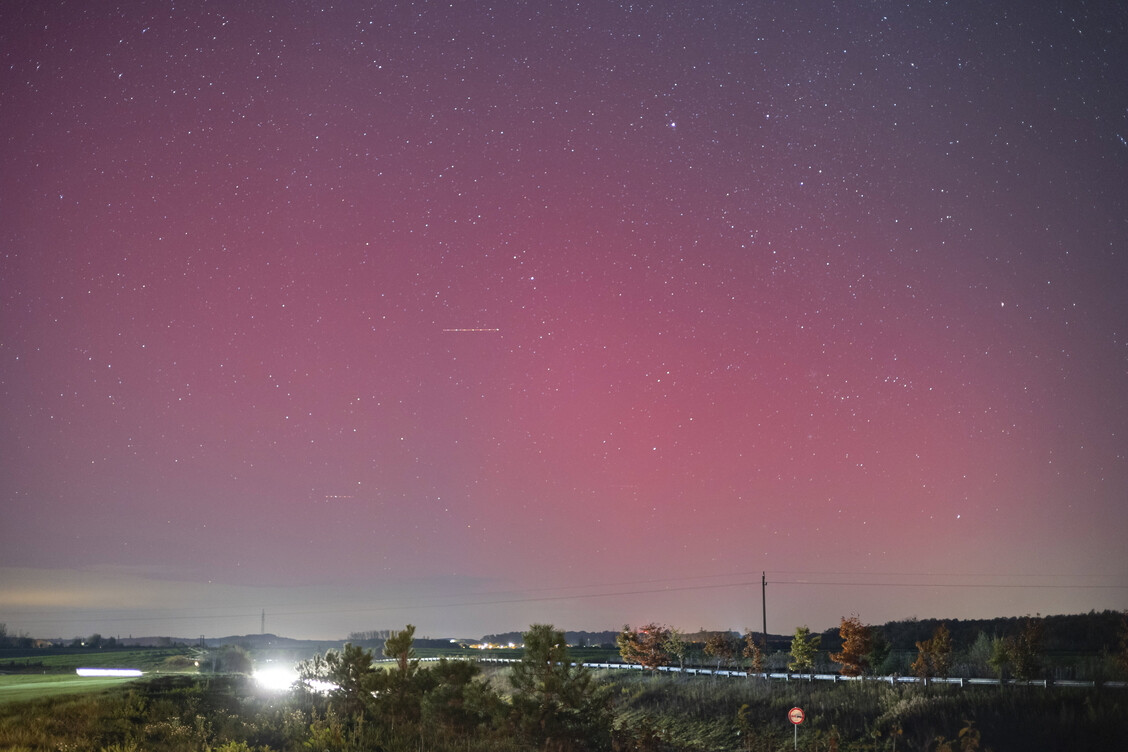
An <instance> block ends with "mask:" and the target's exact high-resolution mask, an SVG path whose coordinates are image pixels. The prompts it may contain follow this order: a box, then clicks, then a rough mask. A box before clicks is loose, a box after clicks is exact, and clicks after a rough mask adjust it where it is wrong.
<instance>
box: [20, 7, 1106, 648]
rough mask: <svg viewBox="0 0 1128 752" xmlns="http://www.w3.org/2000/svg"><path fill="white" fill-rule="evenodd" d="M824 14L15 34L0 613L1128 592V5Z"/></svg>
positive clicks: (415, 612)
mask: <svg viewBox="0 0 1128 752" xmlns="http://www.w3.org/2000/svg"><path fill="white" fill-rule="evenodd" d="M794 5H796V4H795V3H790V2H787V3H784V2H778V3H776V2H750V3H740V4H738V3H729V2H724V3H721V2H718V3H709V2H706V3H702V2H683V3H675V2H659V3H654V4H635V5H627V4H624V5H622V6H619V5H616V4H613V3H563V2H530V3H513V4H508V3H506V4H493V5H490V4H487V3H476V2H467V3H461V2H460V3H455V4H454V5H453V7H451V6H449V5H448V4H439V3H423V2H417V3H399V4H396V3H371V4H362V3H358V2H342V3H336V4H334V5H332V6H329V5H326V6H323V7H317V6H312V5H311V4H309V3H304V2H261V3H253V2H252V3H243V2H241V3H234V2H208V3H205V2H193V3H186V4H180V3H177V4H175V5H173V4H172V3H169V2H156V1H155V0H152V1H150V0H143V1H137V2H130V3H127V4H126V5H124V6H122V5H120V4H119V5H113V4H105V3H92V4H78V5H72V4H64V3H60V2H45V3H35V4H27V3H25V4H20V5H18V6H6V7H5V8H4V9H3V10H0V63H2V65H0V87H2V88H0V134H2V135H0V144H2V146H0V232H2V235H0V242H2V249H0V250H2V253H0V291H2V293H0V294H2V305H3V307H2V309H0V316H2V318H0V462H2V467H0V505H2V506H0V510H2V516H0V621H4V622H6V623H7V624H8V626H9V630H10V631H16V630H25V631H28V632H30V633H33V634H35V635H37V636H49V635H58V636H73V635H76V634H89V633H91V632H94V631H98V632H101V633H103V634H121V635H125V634H134V635H137V634H176V635H186V636H195V635H199V634H202V633H206V634H209V635H222V634H230V633H245V632H256V631H258V629H259V625H260V614H261V611H262V609H266V611H267V614H268V617H267V628H268V630H269V631H273V632H276V633H279V634H286V635H289V636H294V637H341V636H344V634H346V633H347V632H349V631H359V630H366V629H381V628H389V627H391V628H396V627H399V626H401V625H402V624H404V623H407V622H412V623H415V624H417V625H419V628H420V633H421V634H431V635H435V636H438V635H459V636H477V635H481V634H483V633H486V632H491V631H501V630H510V629H521V628H524V627H526V626H527V625H528V624H530V623H532V622H543V621H550V622H553V623H555V624H556V625H557V626H558V627H560V628H566V629H592V630H594V629H615V628H618V627H619V626H621V625H622V624H623V623H626V622H630V623H633V624H637V623H640V622H644V621H659V622H665V623H668V624H672V625H675V626H679V627H681V628H684V629H696V628H697V627H702V626H704V627H710V628H720V627H731V628H736V629H743V628H755V629H759V627H760V619H761V617H760V589H759V581H760V572H762V571H767V572H768V580H769V582H771V583H773V584H772V585H770V586H769V590H768V592H769V601H768V603H769V606H768V610H769V613H768V628H769V630H770V631H773V632H790V631H792V630H793V629H794V627H795V626H797V625H799V624H809V625H810V626H811V627H813V628H816V629H823V628H827V627H830V626H833V625H835V624H837V621H838V618H839V617H840V616H842V615H848V614H850V613H854V612H856V613H858V614H859V615H860V616H861V618H862V619H863V620H864V621H867V622H873V623H878V622H882V621H886V620H889V619H896V618H903V617H907V616H910V615H918V616H921V617H950V618H973V617H987V616H1013V615H1021V614H1025V613H1035V612H1039V613H1063V612H1078V611H1088V610H1089V609H1104V608H1116V609H1123V608H1128V545H1125V537H1126V536H1125V534H1126V532H1128V461H1126V460H1128V458H1126V451H1128V441H1126V437H1128V396H1126V395H1128V339H1126V338H1128V331H1126V330H1128V294H1126V293H1125V289H1126V283H1128V90H1126V89H1125V87H1124V84H1123V82H1124V80H1125V79H1126V78H1128V45H1126V43H1125V39H1128V14H1125V12H1124V11H1123V9H1122V8H1121V7H1120V6H1119V4H1118V3H1114V2H1097V3H1090V4H1088V5H1087V6H1086V7H1084V8H1073V7H1072V6H1071V5H1070V4H1060V8H1059V7H1058V4H1053V3H1035V4H1030V5H1026V4H1024V5H1022V6H1021V7H1020V6H1015V5H1012V4H1006V3H986V4H978V5H976V6H975V7H953V6H950V5H944V4H940V3H919V4H912V5H911V6H909V7H906V6H905V4H904V3H891V2H889V3H887V2H876V3H871V2H865V3H861V2H842V3H838V4H831V5H828V6H827V7H825V8H822V9H820V10H818V11H817V12H816V11H815V10H813V9H811V8H795V7H792V6H794ZM800 5H801V4H800ZM798 581H806V582H808V583H841V584H838V585H830V584H788V583H797V582H798Z"/></svg>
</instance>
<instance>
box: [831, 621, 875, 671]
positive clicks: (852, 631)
mask: <svg viewBox="0 0 1128 752" xmlns="http://www.w3.org/2000/svg"><path fill="white" fill-rule="evenodd" d="M838 634H839V635H840V636H841V637H842V652H840V653H831V654H830V660H832V661H834V662H835V663H841V664H842V670H841V671H840V672H839V673H841V674H842V675H843V676H861V675H862V674H864V673H865V672H866V669H868V668H869V659H870V654H871V653H872V652H873V630H872V629H871V628H870V627H869V626H868V625H866V624H862V620H861V619H859V618H858V617H857V615H854V616H851V617H850V618H846V617H845V616H843V617H842V623H841V625H840V626H839V627H838Z"/></svg>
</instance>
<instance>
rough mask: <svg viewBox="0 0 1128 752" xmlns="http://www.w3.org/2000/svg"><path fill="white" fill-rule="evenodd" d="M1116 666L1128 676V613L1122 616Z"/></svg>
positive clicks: (1118, 633)
mask: <svg viewBox="0 0 1128 752" xmlns="http://www.w3.org/2000/svg"><path fill="white" fill-rule="evenodd" d="M1115 662H1116V666H1117V668H1119V669H1120V670H1121V672H1123V673H1124V674H1128V611H1124V612H1123V613H1121V614H1120V629H1119V630H1118V631H1117V650H1116V658H1115Z"/></svg>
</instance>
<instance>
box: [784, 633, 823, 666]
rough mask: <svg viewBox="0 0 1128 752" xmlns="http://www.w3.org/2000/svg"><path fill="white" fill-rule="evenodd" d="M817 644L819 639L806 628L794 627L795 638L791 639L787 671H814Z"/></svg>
mask: <svg viewBox="0 0 1128 752" xmlns="http://www.w3.org/2000/svg"><path fill="white" fill-rule="evenodd" d="M819 642H821V638H820V637H819V636H818V635H813V634H811V630H810V629H808V628H807V627H796V628H795V636H794V637H792V638H791V661H790V662H789V663H788V664H787V669H788V671H800V672H803V671H814V670H815V654H816V653H818V650H819Z"/></svg>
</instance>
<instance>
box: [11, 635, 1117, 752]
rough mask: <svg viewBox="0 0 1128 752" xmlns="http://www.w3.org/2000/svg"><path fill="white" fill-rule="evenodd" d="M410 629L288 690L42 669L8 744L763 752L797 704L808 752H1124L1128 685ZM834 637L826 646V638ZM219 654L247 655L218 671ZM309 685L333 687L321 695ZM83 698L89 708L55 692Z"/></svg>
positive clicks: (687, 646) (216, 679)
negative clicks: (659, 661) (643, 658)
mask: <svg viewBox="0 0 1128 752" xmlns="http://www.w3.org/2000/svg"><path fill="white" fill-rule="evenodd" d="M1121 624H1123V627H1122V629H1123V631H1122V632H1120V633H1118V634H1116V635H1115V637H1114V639H1113V640H1112V641H1111V642H1108V643H1106V647H1105V652H1104V653H1103V655H1102V656H1100V659H1101V660H1103V661H1104V663H1103V664H1102V665H1103V666H1105V668H1104V669H1102V670H1103V671H1104V672H1105V673H1104V674H1103V675H1104V676H1108V677H1112V676H1116V677H1120V676H1123V675H1122V674H1116V673H1114V672H1115V671H1117V670H1118V669H1117V666H1118V665H1119V662H1120V661H1121V660H1122V658H1123V653H1124V650H1125V643H1122V642H1121V639H1123V640H1124V641H1125V642H1128V620H1124V621H1122V622H1121ZM414 632H415V630H414V627H412V626H411V625H408V626H407V627H406V628H405V629H403V630H401V631H398V632H395V631H393V632H389V633H387V634H385V635H382V637H383V639H382V641H381V648H382V651H383V654H384V656H386V657H387V658H388V659H389V660H387V661H379V660H376V659H375V658H374V657H373V654H372V652H370V650H368V649H365V648H362V647H360V646H356V645H351V644H350V645H346V646H345V647H344V648H343V649H341V650H336V649H334V650H329V651H328V652H326V653H324V654H323V655H317V656H314V657H313V658H311V659H310V660H308V661H306V662H304V663H303V664H302V666H301V675H302V677H303V679H304V681H303V682H302V683H300V684H299V685H297V686H296V687H295V688H294V690H293V691H291V692H288V693H284V694H271V693H267V692H266V691H265V690H262V689H259V688H258V687H257V685H255V684H254V683H253V682H252V681H251V679H250V678H249V677H248V676H246V675H245V674H244V673H211V666H210V665H209V666H202V668H204V669H205V672H204V673H201V674H199V675H197V674H195V673H194V667H193V673H190V674H189V673H184V674H170V675H164V676H156V677H150V678H145V679H142V680H133V681H128V680H126V681H123V680H107V681H104V682H103V681H102V680H89V679H87V680H78V679H77V678H76V677H74V676H73V675H69V676H64V675H58V674H56V675H54V676H51V675H48V676H43V675H42V673H38V672H37V673H36V674H34V675H30V674H24V675H15V676H7V677H0V749H5V750H13V751H14V752H30V751H31V750H55V749H67V750H73V751H74V752H125V751H127V750H134V751H136V752H140V750H151V751H152V752H221V751H222V752H314V751H315V750H316V751H324V752H352V751H353V750H356V751H357V752H359V751H360V750H380V751H382V752H401V751H402V752H407V750H413V751H414V750H420V751H421V750H428V751H429V752H446V751H447V750H451V751H453V750H460V751H461V752H485V750H494V751H496V752H534V751H541V750H550V751H554V752H581V751H585V750H593V751H596V752H599V751H602V752H608V751H611V750H613V751H614V752H650V751H653V752H683V751H684V752H690V751H693V752H699V751H704V750H716V751H717V752H728V751H731V752H737V751H744V752H748V751H750V750H764V751H767V750H782V749H790V748H791V735H792V733H793V731H792V726H791V725H790V724H789V723H788V722H787V720H786V714H787V711H788V709H790V708H791V707H793V706H799V707H802V708H803V709H804V711H805V713H806V717H807V718H806V721H805V722H804V723H803V724H802V726H801V727H799V729H798V739H799V744H800V748H804V749H809V750H811V749H817V750H832V749H835V750H842V751H843V752H863V751H876V750H896V749H901V750H922V751H923V752H945V751H953V752H954V751H955V750H960V751H961V752H962V751H964V750H988V749H990V750H994V752H1008V751H1009V750H1029V749H1125V748H1128V689H1125V688H1118V687H1103V688H1081V687H1058V688H1053V687H1051V688H1047V689H1043V688H1042V687H1027V686H1022V685H1021V684H1019V685H1010V686H965V687H959V686H953V685H947V684H940V683H930V684H901V683H895V682H886V681H866V682H838V683H831V682H807V681H801V682H796V681H778V682H767V681H763V680H760V679H756V678H752V677H743V676H739V675H734V676H731V677H725V678H719V677H718V678H713V679H706V678H698V677H693V676H682V677H679V678H677V679H674V678H673V677H671V676H669V675H666V674H664V673H657V672H627V671H602V672H596V671H592V670H590V669H587V668H584V667H582V666H580V665H578V664H576V663H575V662H574V654H573V651H572V650H571V649H570V648H569V647H568V646H567V645H566V644H565V640H564V635H563V633H561V632H560V631H558V630H556V629H555V628H553V627H552V626H550V625H534V626H533V627H532V628H531V629H530V630H529V631H528V632H526V633H525V634H524V635H523V637H522V639H523V641H524V653H523V658H522V659H521V661H520V662H519V663H517V664H511V665H506V666H502V667H497V668H492V667H483V666H482V665H479V664H477V663H474V662H469V661H464V660H446V659H444V660H440V661H438V662H434V663H421V662H420V660H419V658H418V656H417V654H416V649H415V643H414ZM867 632H868V633H869V637H870V640H869V642H867V640H866V636H867ZM1046 632H1047V630H1046V629H1045V623H1044V621H1043V620H1040V619H1026V620H1024V621H1022V622H1020V623H1016V625H1015V629H1014V630H1012V631H1010V632H1003V633H1002V634H1000V635H992V634H990V633H988V632H984V631H980V632H978V633H977V635H976V637H975V638H974V640H968V641H967V642H965V643H963V644H961V643H959V642H957V641H956V640H954V639H953V634H954V633H955V632H949V631H948V629H947V627H946V625H943V624H935V625H932V631H931V634H932V636H931V637H928V638H922V639H920V640H917V642H918V643H920V644H919V645H917V651H916V659H917V660H916V662H914V663H920V665H921V671H923V672H924V673H926V674H928V675H930V676H933V677H935V676H942V675H943V674H944V673H945V672H946V671H948V670H949V669H950V670H951V671H952V672H953V673H954V672H956V671H957V668H956V667H957V666H961V665H963V666H967V665H971V664H972V662H975V661H979V662H980V663H981V664H982V665H983V666H987V665H989V663H988V662H989V660H990V659H992V658H994V659H995V660H996V662H997V664H998V666H999V670H1000V671H1004V672H1009V674H1010V675H1012V676H1014V677H1016V678H1022V677H1026V676H1030V675H1032V674H1033V675H1037V674H1038V673H1041V674H1042V675H1046V672H1047V671H1048V670H1049V668H1048V664H1047V659H1046V650H1045V647H1044V646H1045V642H1046V638H1045V634H1046ZM620 635H621V636H622V635H625V637H624V638H623V640H622V644H621V646H620V650H622V649H623V648H624V647H627V648H629V649H635V646H637V645H642V644H643V643H645V642H647V641H650V645H651V646H650V648H648V649H651V650H654V651H656V652H658V653H660V654H661V655H664V656H665V660H670V659H671V657H676V658H677V659H678V660H679V661H681V660H687V661H693V660H694V659H695V656H696V658H697V659H700V660H709V661H710V662H712V661H719V662H720V664H732V663H738V664H739V665H742V666H743V668H745V669H746V670H747V671H748V672H749V673H750V674H759V673H760V672H761V671H762V670H767V671H773V670H779V669H781V668H782V667H783V666H785V665H788V664H790V665H791V666H792V670H799V671H814V670H818V671H823V670H824V669H825V668H827V667H829V665H830V664H829V661H830V660H833V661H835V662H836V663H838V664H839V666H840V667H841V670H842V673H843V674H845V673H846V672H847V670H853V669H854V668H857V669H858V670H860V671H866V670H869V671H873V670H876V669H877V667H878V665H879V664H880V663H881V662H883V661H884V660H885V659H883V658H882V653H883V652H884V653H885V654H886V658H888V657H889V656H891V655H896V651H892V645H891V642H892V641H891V640H888V639H886V638H885V636H884V635H883V630H881V629H878V628H873V627H865V626H863V625H862V624H861V622H860V620H859V619H858V618H857V617H851V618H849V619H846V618H844V619H843V620H842V624H841V625H840V628H839V630H838V635H837V637H838V638H839V645H831V646H830V650H822V649H820V645H819V642H820V636H819V635H812V634H810V632H809V630H807V629H806V628H799V629H797V630H796V632H795V636H794V637H793V638H792V644H791V650H790V652H784V651H780V650H774V651H773V650H771V649H769V647H767V645H766V643H763V641H761V640H758V639H756V638H755V637H754V636H753V635H752V634H751V633H749V634H746V635H744V639H743V644H741V643H740V642H739V641H738V640H737V639H736V635H735V633H731V632H718V633H704V632H700V633H696V634H690V635H684V634H682V633H679V632H676V631H675V630H671V629H668V628H665V627H656V625H647V626H645V627H643V628H641V629H639V630H630V629H629V628H627V629H624V630H623V632H621V633H620ZM651 638H653V639H651ZM898 639H899V638H898ZM679 642H680V643H681V647H678V646H677V643H679ZM822 642H823V646H826V643H827V640H825V639H824V640H823V641H822ZM710 645H712V647H710ZM882 645H884V647H883V646H882ZM671 646H673V647H678V649H677V650H674V649H672V647H671ZM66 650H73V649H69V648H68V649H66ZM105 651H106V649H100V650H97V651H93V652H88V653H87V655H86V656H78V655H74V654H66V655H58V656H49V657H51V658H52V659H53V658H60V659H62V658H66V659H68V660H70V661H72V662H73V663H81V664H82V665H92V663H93V662H92V661H91V660H89V658H91V657H93V656H99V655H103V653H104V652H105ZM890 651H892V652H890ZM153 652H154V653H155V654H156V656H155V657H154V658H152V659H151V661H150V664H149V665H153V666H156V665H171V664H170V662H172V663H178V664H180V666H179V667H180V668H181V669H185V668H187V666H185V665H183V664H184V663H185V661H187V660H188V658H187V657H186V656H185V655H184V653H183V650H182V651H179V652H178V651H175V650H173V651H153ZM221 652H226V653H228V654H229V655H231V656H234V658H232V660H231V661H226V660H224V661H220V660H219V659H218V656H219V655H220V653H221ZM111 654H115V653H111ZM116 654H117V655H123V654H126V653H125V652H124V651H122V652H121V653H116ZM628 654H629V650H628ZM212 656H215V657H216V667H217V668H216V670H217V671H218V670H219V666H220V665H221V664H222V666H223V667H225V668H226V669H227V670H228V671H234V672H241V671H243V670H244V669H247V667H246V666H245V665H243V666H240V665H239V664H240V660H241V658H240V656H246V651H240V650H230V651H213V653H211V654H209V656H208V657H207V658H205V661H206V662H209V663H210V661H211V658H212ZM738 656H740V658H742V659H743V661H740V659H738ZM626 657H627V656H626V655H624V658H626ZM879 659H880V660H879ZM41 660H46V657H45V658H43V659H41ZM601 662H602V661H601ZM103 665H121V663H108V664H103ZM906 665H907V663H906ZM1094 665H1096V664H1094ZM867 667H868V668H867ZM71 671H73V668H72V669H71ZM312 681H319V682H325V684H323V685H318V686H312V685H311V684H310V683H308V682H312ZM80 682H81V683H80ZM50 685H54V689H52V688H51V686H50ZM5 687H8V688H10V689H7V690H5ZM80 687H81V689H83V690H86V694H67V695H65V696H63V695H58V694H56V695H51V694H50V693H51V692H52V691H57V692H72V691H77V690H78V689H79V688H80ZM318 687H321V688H323V689H324V691H322V689H320V688H318ZM5 691H7V692H9V693H10V694H8V695H5V694H4V693H5Z"/></svg>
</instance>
